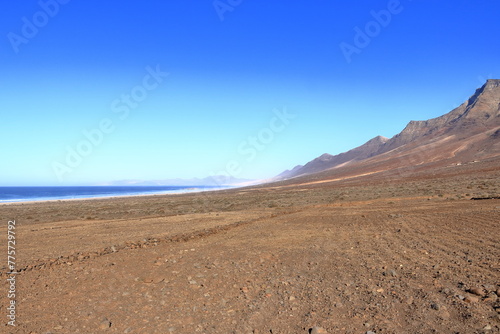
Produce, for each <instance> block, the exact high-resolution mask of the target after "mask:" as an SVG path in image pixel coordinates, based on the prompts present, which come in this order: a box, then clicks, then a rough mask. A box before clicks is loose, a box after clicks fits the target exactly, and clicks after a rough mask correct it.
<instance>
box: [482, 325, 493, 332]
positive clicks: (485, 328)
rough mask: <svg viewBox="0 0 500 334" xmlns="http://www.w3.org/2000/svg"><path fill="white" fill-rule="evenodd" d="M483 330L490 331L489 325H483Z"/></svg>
mask: <svg viewBox="0 0 500 334" xmlns="http://www.w3.org/2000/svg"><path fill="white" fill-rule="evenodd" d="M483 330H485V331H491V326H490V325H486V326H484V328H483Z"/></svg>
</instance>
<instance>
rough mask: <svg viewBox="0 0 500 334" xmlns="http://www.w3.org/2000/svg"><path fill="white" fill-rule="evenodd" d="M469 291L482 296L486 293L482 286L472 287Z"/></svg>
mask: <svg viewBox="0 0 500 334" xmlns="http://www.w3.org/2000/svg"><path fill="white" fill-rule="evenodd" d="M468 292H470V293H472V294H474V295H476V296H480V297H482V296H484V295H485V293H484V290H483V289H480V288H471V289H469V291H468Z"/></svg>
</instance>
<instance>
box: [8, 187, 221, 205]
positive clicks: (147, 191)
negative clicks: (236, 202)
mask: <svg viewBox="0 0 500 334" xmlns="http://www.w3.org/2000/svg"><path fill="white" fill-rule="evenodd" d="M222 188H226V187H217V186H77V187H0V203H12V202H31V201H49V200H68V199H82V198H104V197H118V196H137V195H161V194H176V193H185V192H196V191H206V190H214V189H222Z"/></svg>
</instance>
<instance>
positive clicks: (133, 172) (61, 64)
mask: <svg viewBox="0 0 500 334" xmlns="http://www.w3.org/2000/svg"><path fill="white" fill-rule="evenodd" d="M498 13H500V2H499V1H497V0H485V1H472V0H457V1H431V0H413V1H411V0H401V1H397V0H391V1H385V0H384V1H327V0H309V1H305V0H304V1H274V0H271V1H269V0H266V1H264V0H242V1H239V0H221V1H215V2H214V1H212V0H203V1H186V0H169V1H163V0H161V1H160V0H155V1H153V0H150V1H127V2H118V1H95V0H87V1H81V0H70V1H68V0H64V1H63V0H59V1H57V0H41V1H29V0H25V1H9V2H8V4H4V6H3V7H2V11H1V12H0V73H1V80H0V92H1V93H0V96H1V98H0V115H1V122H0V133H1V136H2V140H1V142H0V151H1V153H2V162H1V164H0V185H3V186H6V185H80V184H99V183H103V182H107V181H112V180H121V179H142V180H151V179H167V178H176V177H179V178H191V177H205V176H209V175H210V174H213V173H215V174H218V173H219V172H224V171H226V172H230V173H232V174H234V176H236V177H241V178H252V179H258V178H266V177H271V176H274V175H276V174H278V173H280V172H282V171H283V170H285V169H288V168H292V167H293V166H295V165H296V164H303V163H306V162H308V161H309V160H311V159H313V158H315V157H317V156H319V155H321V154H323V153H325V152H328V153H331V154H336V153H340V152H343V151H346V150H348V149H350V148H353V147H355V146H358V145H360V144H363V143H364V142H365V141H367V140H369V139H370V138H372V137H374V136H376V135H383V136H386V137H391V136H393V135H395V134H396V133H398V132H399V131H401V130H402V129H403V128H404V126H405V125H406V123H407V122H408V121H410V120H423V119H428V118H432V117H437V116H439V115H441V114H444V113H446V112H448V111H450V110H451V109H452V108H454V107H456V106H458V105H459V104H460V103H461V102H463V101H464V100H465V99H467V98H468V97H469V96H470V95H472V94H473V93H474V90H475V89H476V88H478V87H479V86H481V85H482V83H483V82H484V81H485V80H486V79H487V78H500V61H499V60H500V25H499V24H498ZM377 20H378V21H377ZM363 35H364V36H363ZM167 72H168V75H167V74H166V73H167ZM277 114H281V116H282V117H283V114H290V115H294V117H293V118H292V116H289V117H290V118H285V120H282V119H280V118H277V116H276V115H277ZM96 129H97V130H96ZM85 131H87V136H86V135H85V134H84V132H85ZM87 137H90V139H89V138H87ZM252 137H253V138H254V139H253V140H252ZM75 154H76V155H78V157H75Z"/></svg>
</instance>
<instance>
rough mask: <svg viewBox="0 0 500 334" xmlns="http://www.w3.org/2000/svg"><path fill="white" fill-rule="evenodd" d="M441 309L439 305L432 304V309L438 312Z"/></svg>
mask: <svg viewBox="0 0 500 334" xmlns="http://www.w3.org/2000/svg"><path fill="white" fill-rule="evenodd" d="M440 308H441V307H440V306H439V304H437V303H432V304H431V309H433V310H436V311H438V310H439V309H440Z"/></svg>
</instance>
